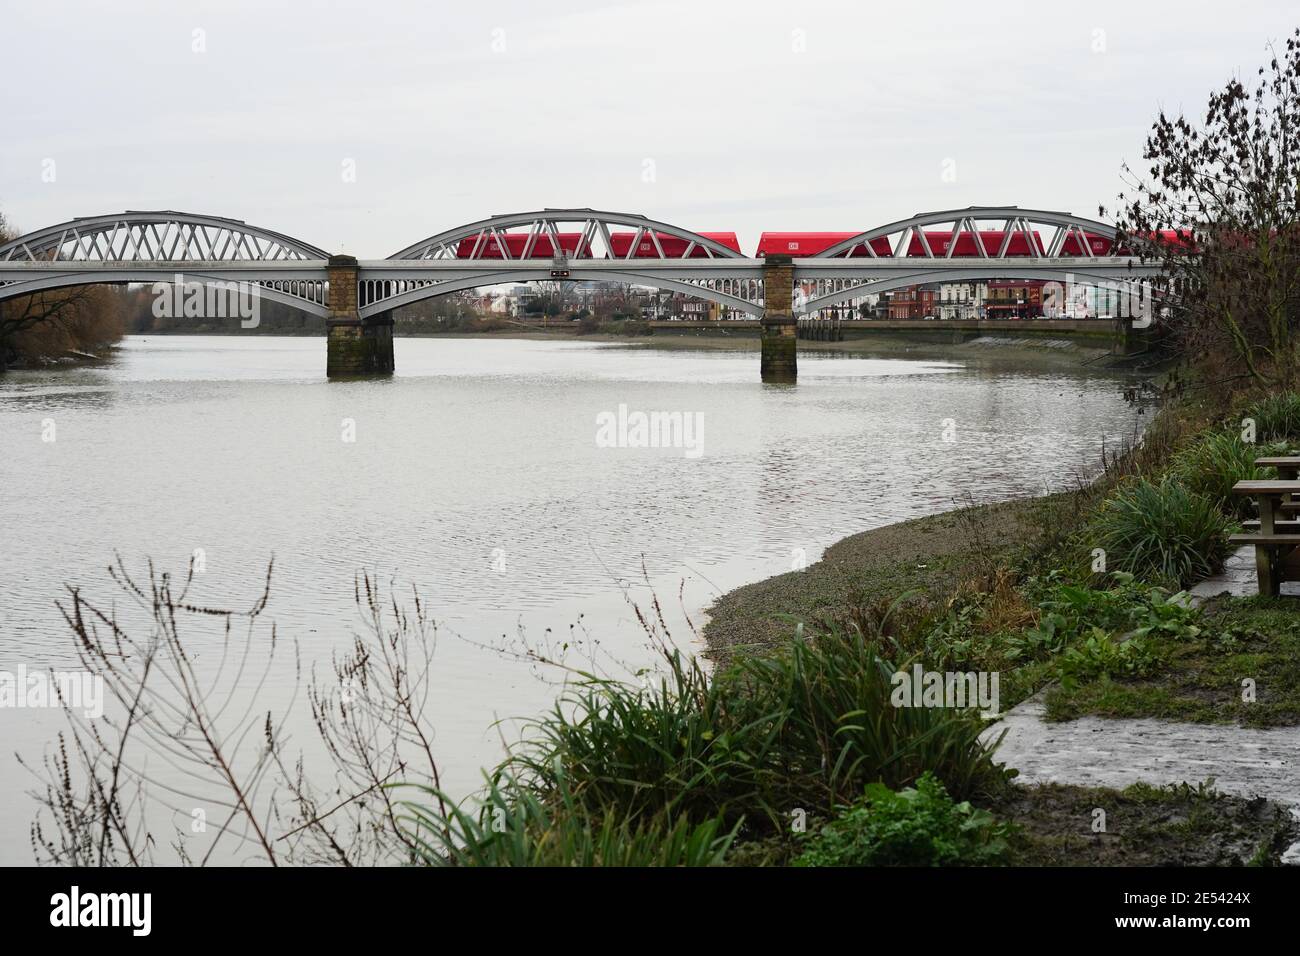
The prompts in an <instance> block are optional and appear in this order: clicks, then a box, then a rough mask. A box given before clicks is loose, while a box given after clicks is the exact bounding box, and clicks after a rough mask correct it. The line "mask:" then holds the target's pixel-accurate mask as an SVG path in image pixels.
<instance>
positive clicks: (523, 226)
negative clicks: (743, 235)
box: [388, 209, 743, 261]
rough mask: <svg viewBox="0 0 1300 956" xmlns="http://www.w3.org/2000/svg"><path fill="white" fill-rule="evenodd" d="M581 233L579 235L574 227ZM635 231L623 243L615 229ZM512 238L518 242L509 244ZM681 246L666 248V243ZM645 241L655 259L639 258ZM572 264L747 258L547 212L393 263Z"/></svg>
mask: <svg viewBox="0 0 1300 956" xmlns="http://www.w3.org/2000/svg"><path fill="white" fill-rule="evenodd" d="M575 226H576V227H578V231H577V232H576V233H575V232H573V231H572V227H575ZM611 226H613V227H621V228H624V229H632V230H634V235H633V237H631V238H630V239H627V240H626V241H619V240H618V239H617V238H616V237H617V234H616V233H615V232H613V231H612V230H611V229H610V227H611ZM507 235H510V236H511V237H512V239H513V240H514V241H510V240H507V238H506V236H507ZM669 239H670V240H676V241H673V242H666V241H665V240H669ZM642 240H645V241H647V242H649V244H650V249H651V251H652V252H653V253H654V255H651V256H638V255H637V252H638V251H639V249H640V246H641V243H642ZM624 246H626V249H624V248H623V247H624ZM557 252H560V253H563V254H564V257H565V258H568V259H599V258H607V259H628V260H630V261H635V260H636V259H637V258H657V259H691V258H716V259H740V258H743V255H742V254H741V252H740V250H739V249H738V248H733V247H732V246H729V245H727V244H726V243H725V242H723V241H719V240H718V239H716V238H711V237H710V236H707V235H704V234H702V233H697V232H692V231H691V230H689V229H683V228H681V227H680V226H674V225H671V224H669V223H666V222H659V221H658V220H654V219H649V218H647V217H646V216H642V215H638V214H634V213H622V212H607V211H603V210H597V209H542V210H539V211H535V212H520V213H511V214H508V215H503V216H491V217H489V218H487V219H480V220H479V221H478V222H471V223H466V224H465V225H463V226H457V227H455V228H454V229H448V230H446V231H444V232H440V233H438V234H437V235H433V236H429V237H428V238H427V239H422V240H420V241H419V242H417V243H414V244H413V245H410V246H407V247H406V248H405V249H403V250H401V251H400V252H395V253H393V254H392V255H391V256H389V257H388V258H389V259H417V260H423V259H483V258H491V259H504V260H511V259H514V260H519V259H539V258H541V259H550V258H553V257H554V256H555V254H556V253H557Z"/></svg>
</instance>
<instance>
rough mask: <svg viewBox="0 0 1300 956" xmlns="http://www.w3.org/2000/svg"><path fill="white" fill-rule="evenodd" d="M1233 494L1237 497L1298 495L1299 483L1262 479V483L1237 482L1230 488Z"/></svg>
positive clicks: (1252, 481) (1299, 491)
mask: <svg viewBox="0 0 1300 956" xmlns="http://www.w3.org/2000/svg"><path fill="white" fill-rule="evenodd" d="M1232 491H1233V493H1234V494H1238V495H1288V494H1297V493H1300V481H1274V480H1272V479H1267V478H1266V479H1264V480H1262V481H1255V480H1251V481H1239V482H1237V483H1236V484H1235V485H1233V486H1232Z"/></svg>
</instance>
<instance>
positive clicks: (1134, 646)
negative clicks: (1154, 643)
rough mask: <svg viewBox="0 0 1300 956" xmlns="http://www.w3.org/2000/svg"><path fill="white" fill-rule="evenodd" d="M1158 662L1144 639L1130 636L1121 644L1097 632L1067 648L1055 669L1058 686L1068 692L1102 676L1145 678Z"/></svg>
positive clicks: (1158, 659) (1157, 657) (1157, 656)
mask: <svg viewBox="0 0 1300 956" xmlns="http://www.w3.org/2000/svg"><path fill="white" fill-rule="evenodd" d="M1160 662H1161V661H1160V657H1159V655H1157V654H1156V653H1155V652H1154V651H1152V650H1151V649H1150V647H1149V645H1148V644H1147V642H1146V641H1145V640H1144V639H1143V638H1141V637H1132V638H1129V639H1128V640H1127V641H1124V642H1123V643H1120V642H1118V641H1116V640H1114V639H1113V638H1112V637H1111V636H1110V635H1109V634H1107V633H1106V632H1105V631H1102V630H1100V629H1097V630H1094V631H1093V633H1091V634H1089V635H1088V636H1087V637H1086V638H1085V639H1084V640H1083V641H1081V642H1079V643H1078V644H1075V645H1073V646H1071V647H1068V648H1066V650H1065V652H1064V653H1062V654H1061V658H1060V660H1059V661H1058V662H1057V669H1058V673H1059V675H1060V678H1061V684H1062V685H1063V686H1065V687H1066V688H1067V689H1068V688H1071V687H1074V686H1076V685H1077V684H1079V683H1086V682H1088V681H1092V680H1097V679H1098V678H1102V677H1104V678H1107V679H1109V678H1112V677H1146V676H1148V675H1149V674H1151V673H1153V672H1154V671H1155V669H1156V668H1157V667H1158V666H1159V665H1160Z"/></svg>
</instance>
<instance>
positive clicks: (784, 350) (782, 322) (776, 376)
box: [759, 256, 799, 382]
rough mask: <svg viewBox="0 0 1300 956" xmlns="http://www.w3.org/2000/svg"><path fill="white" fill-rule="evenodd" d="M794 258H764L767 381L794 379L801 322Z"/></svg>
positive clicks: (762, 372) (762, 370) (763, 368)
mask: <svg viewBox="0 0 1300 956" xmlns="http://www.w3.org/2000/svg"><path fill="white" fill-rule="evenodd" d="M793 291H794V262H793V260H792V259H791V258H790V256H768V257H767V258H766V259H764V260H763V318H762V320H761V321H762V326H763V339H762V343H763V344H762V349H763V353H762V357H761V358H760V359H759V376H760V377H761V378H762V380H763V381H764V382H794V381H795V380H796V379H797V378H798V376H799V364H798V361H797V358H796V355H795V349H796V342H797V341H798V332H799V325H798V322H797V321H796V320H795V317H794V305H793V302H792V295H793Z"/></svg>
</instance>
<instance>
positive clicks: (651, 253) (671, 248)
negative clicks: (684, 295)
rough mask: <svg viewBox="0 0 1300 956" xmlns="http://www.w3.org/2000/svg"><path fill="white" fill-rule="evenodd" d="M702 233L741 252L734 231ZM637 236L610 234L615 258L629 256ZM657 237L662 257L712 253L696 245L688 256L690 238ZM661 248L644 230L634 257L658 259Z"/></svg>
mask: <svg viewBox="0 0 1300 956" xmlns="http://www.w3.org/2000/svg"><path fill="white" fill-rule="evenodd" d="M700 235H701V236H703V237H704V238H705V239H712V240H713V241H714V242H716V243H719V244H720V245H724V246H726V247H727V248H728V249H731V250H733V251H734V252H740V242H739V241H738V240H737V239H736V234H735V233H734V232H702V233H700ZM635 238H636V233H635V232H611V233H610V234H609V245H610V251H611V252H612V253H613V255H614V258H615V259H626V258H628V250H630V249H632V240H633V239H635ZM655 238H657V239H658V240H659V249H662V250H663V256H662V258H664V259H681V258H690V259H707V258H708V257H709V255H710V254H709V253H708V252H706V251H705V250H704V248H703V247H702V246H699V245H696V246H695V248H693V249H691V254H690V255H689V256H687V255H686V249H687V247H688V246H690V244H691V242H690V240H688V239H681V238H679V237H677V236H670V235H668V234H667V233H663V232H657V233H655ZM659 249H656V248H655V242H654V239H653V238H651V237H650V234H649V233H644V232H643V233H642V234H641V239H640V241H639V242H637V244H636V249H634V250H632V258H633V259H658V258H660V255H659Z"/></svg>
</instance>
